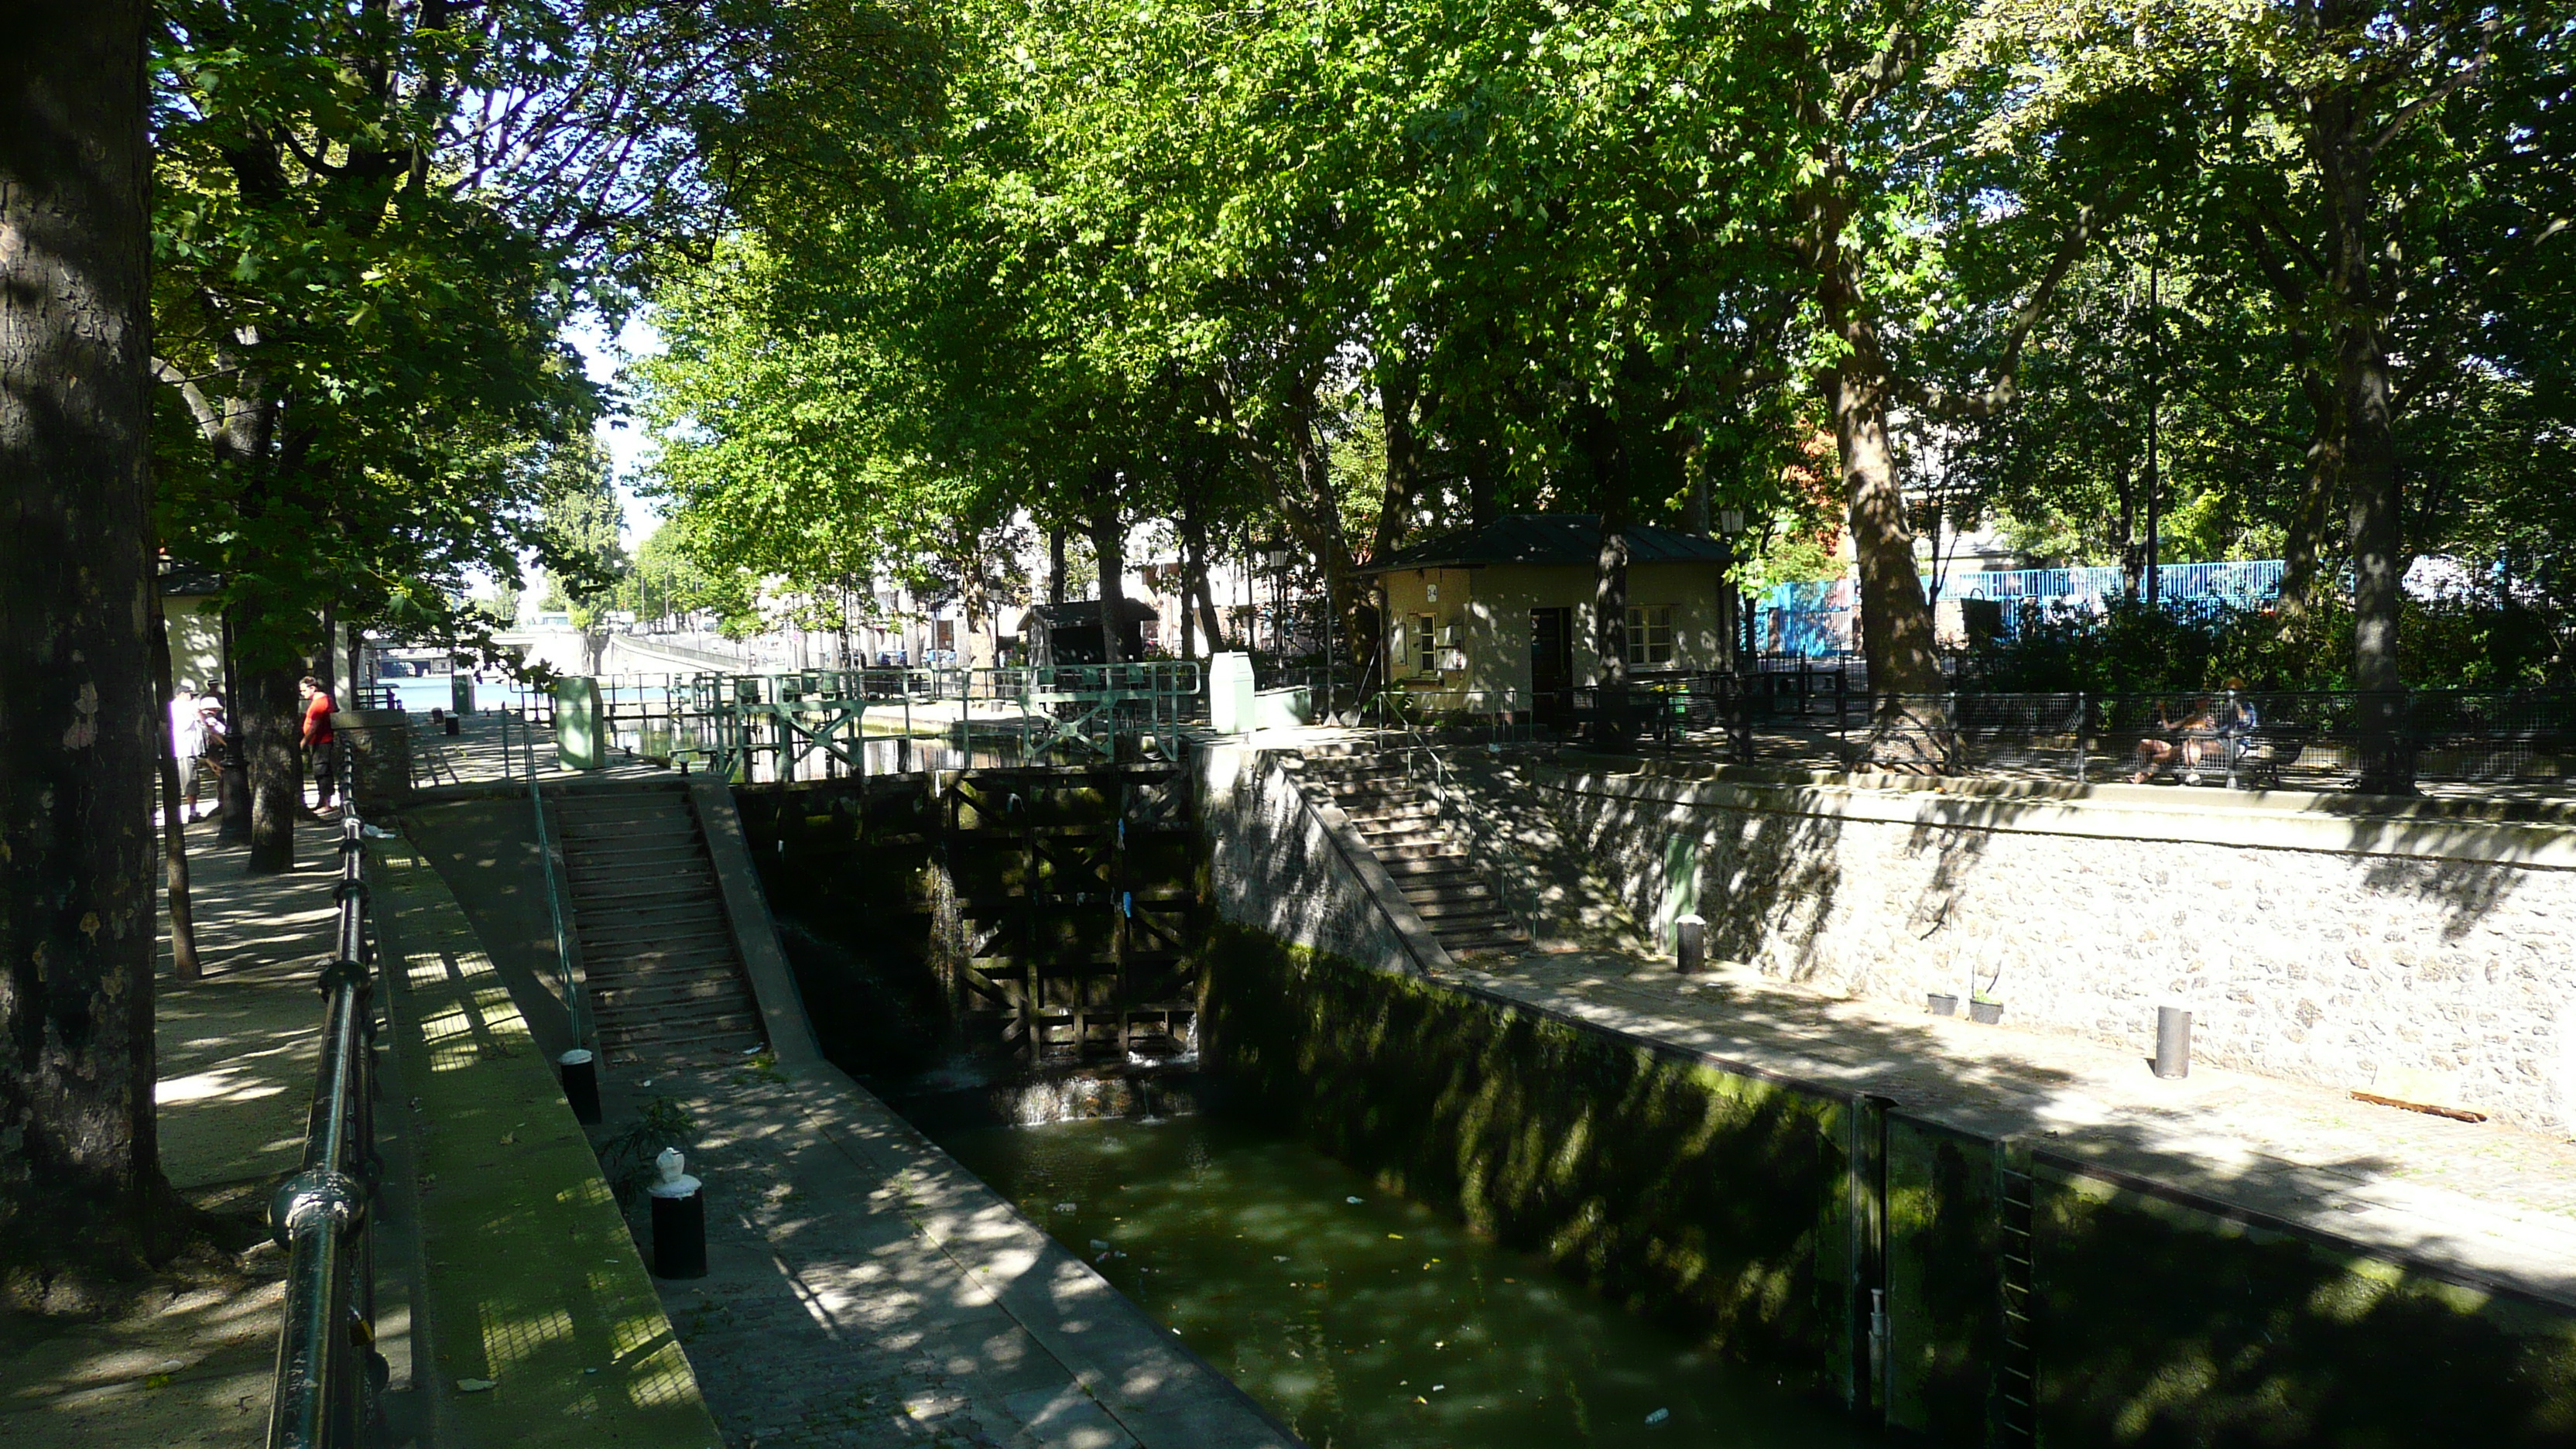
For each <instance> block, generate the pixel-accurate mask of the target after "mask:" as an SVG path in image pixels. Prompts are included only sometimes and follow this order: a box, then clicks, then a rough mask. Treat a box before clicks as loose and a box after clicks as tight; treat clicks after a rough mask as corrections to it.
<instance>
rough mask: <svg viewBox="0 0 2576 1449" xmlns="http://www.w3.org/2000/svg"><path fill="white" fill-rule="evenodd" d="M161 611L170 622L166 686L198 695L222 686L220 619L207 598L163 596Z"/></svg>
mask: <svg viewBox="0 0 2576 1449" xmlns="http://www.w3.org/2000/svg"><path fill="white" fill-rule="evenodd" d="M161 608H162V610H163V614H164V617H166V618H167V619H168V620H169V622H170V683H171V686H172V687H173V688H178V687H182V686H184V687H187V688H192V689H195V690H197V691H199V692H200V693H203V692H208V691H220V690H222V689H223V687H224V616H223V613H222V611H221V610H218V609H217V608H216V607H215V601H214V600H213V599H211V598H208V597H204V596H202V595H196V594H166V595H163V596H162V599H161Z"/></svg>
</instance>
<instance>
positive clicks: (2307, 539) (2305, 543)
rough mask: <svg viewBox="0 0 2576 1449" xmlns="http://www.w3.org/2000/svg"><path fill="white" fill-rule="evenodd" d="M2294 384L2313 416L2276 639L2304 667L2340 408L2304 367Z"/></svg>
mask: <svg viewBox="0 0 2576 1449" xmlns="http://www.w3.org/2000/svg"><path fill="white" fill-rule="evenodd" d="M2300 385H2301V386H2302V387H2303V388H2304V389H2305V390H2306V392H2307V396H2308V410H2309V412H2310V414H2311V415H2312V417H2313V418H2314V423H2313V429H2312V435H2311V437H2310V438H2309V441H2308V453H2307V459H2306V462H2307V470H2306V473H2305V475H2304V476H2303V477H2302V478H2301V479H2300V480H2299V494H2298V497H2297V498H2296V500H2294V501H2293V502H2292V504H2291V507H2290V517H2289V524H2288V527H2287V528H2286V529H2285V530H2284V533H2285V541H2284V545H2283V547H2282V550H2281V637H2282V638H2283V639H2284V640H2287V641H2289V642H2290V643H2291V644H2292V645H2293V646H2294V649H2295V651H2296V652H2295V654H2294V657H2297V658H2299V659H2300V660H2301V661H2302V663H2303V664H2304V662H2305V660H2306V657H2307V656H2308V654H2309V653H2310V652H2311V651H2313V649H2314V648H2315V646H2316V644H2317V642H2318V636H2317V627H2318V619H2319V616H2320V615H2322V614H2323V613H2324V612H2325V603H2326V592H2327V583H2326V574H2325V542H2326V530H2327V529H2328V528H2329V527H2330V526H2332V522H2333V517H2334V496H2335V488H2336V486H2337V484H2338V483H2339V482H2340V481H2341V479H2342V476H2343V424H2342V417H2343V407H2342V405H2341V404H2340V403H2338V402H2337V401H2336V400H2335V388H2334V384H2333V383H2332V381H2331V380H2329V379H2328V378H2326V377H2325V376H2323V375H2322V374H2321V373H2319V372H2318V370H2317V369H2316V368H2315V367H2314V366H2313V365H2309V364H2302V366H2301V368H2300Z"/></svg>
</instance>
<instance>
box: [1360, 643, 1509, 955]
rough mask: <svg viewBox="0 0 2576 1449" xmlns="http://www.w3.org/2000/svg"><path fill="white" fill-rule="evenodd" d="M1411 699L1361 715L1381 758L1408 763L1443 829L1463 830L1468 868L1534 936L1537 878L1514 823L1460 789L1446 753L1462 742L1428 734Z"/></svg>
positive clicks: (1412, 780) (1408, 773)
mask: <svg viewBox="0 0 2576 1449" xmlns="http://www.w3.org/2000/svg"><path fill="white" fill-rule="evenodd" d="M1407 694H1408V691H1405V690H1401V689H1391V690H1385V691H1382V692H1380V693H1379V694H1378V695H1377V696H1376V697H1375V698H1374V699H1372V700H1370V701H1369V703H1368V705H1367V706H1365V707H1364V708H1363V709H1362V711H1361V717H1362V723H1363V724H1364V726H1365V727H1367V728H1368V729H1369V730H1371V731H1372V732H1373V733H1374V735H1375V736H1376V740H1375V745H1374V748H1375V749H1376V751H1377V753H1378V754H1379V755H1381V756H1384V755H1393V756H1396V757H1397V758H1399V759H1401V760H1402V761H1403V762H1404V782H1405V783H1406V784H1407V785H1416V784H1418V785H1421V786H1423V787H1424V788H1426V789H1428V790H1429V791H1430V792H1431V798H1432V800H1433V802H1434V804H1435V807H1436V808H1437V809H1438V811H1439V815H1440V819H1441V822H1442V823H1443V825H1447V824H1449V823H1451V822H1455V823H1456V824H1457V825H1459V826H1460V827H1462V828H1461V829H1459V830H1458V831H1457V839H1458V844H1459V845H1460V846H1462V847H1463V848H1464V849H1465V850H1466V852H1467V861H1468V864H1469V865H1470V866H1471V867H1472V868H1473V869H1474V870H1475V872H1476V874H1477V876H1478V877H1479V878H1481V879H1482V880H1483V881H1484V882H1485V885H1486V888H1487V889H1489V890H1491V891H1492V892H1493V893H1494V899H1495V900H1497V901H1499V902H1501V903H1502V907H1503V909H1504V910H1505V911H1506V912H1508V913H1509V914H1510V915H1511V918H1512V920H1513V921H1514V922H1515V923H1517V924H1518V925H1519V926H1520V928H1521V929H1522V930H1524V931H1527V932H1530V933H1531V934H1533V935H1535V934H1536V933H1537V931H1538V928H1539V913H1540V902H1539V897H1538V887H1537V885H1536V880H1537V872H1536V870H1535V869H1534V868H1533V867H1532V866H1531V865H1530V862H1529V858H1528V857H1527V856H1525V855H1523V854H1522V853H1521V852H1520V851H1519V850H1518V849H1516V848H1514V847H1513V845H1512V844H1511V828H1512V826H1511V822H1510V821H1508V820H1505V819H1503V818H1501V817H1499V816H1497V815H1496V814H1495V813H1494V812H1492V811H1490V810H1488V809H1486V808H1485V806H1484V805H1483V803H1482V802H1480V801H1479V800H1478V799H1477V798H1476V796H1475V794H1474V792H1472V791H1469V790H1464V789H1461V788H1460V787H1459V784H1458V780H1457V776H1456V773H1455V772H1454V771H1453V770H1452V769H1451V768H1450V764H1449V761H1448V759H1447V757H1446V756H1445V755H1444V754H1443V753H1442V751H1443V749H1444V748H1454V747H1456V746H1457V745H1458V744H1460V743H1463V741H1461V740H1459V739H1457V738H1455V737H1451V738H1447V739H1440V738H1435V737H1434V736H1433V735H1432V734H1431V733H1429V732H1428V731H1427V730H1426V729H1425V728H1424V726H1423V721H1422V720H1421V719H1420V718H1419V717H1418V714H1417V713H1416V712H1415V711H1414V709H1413V708H1412V703H1411V701H1410V700H1409V699H1408V698H1407V697H1406V696H1407ZM1475 718H1480V719H1489V720H1493V721H1496V722H1497V723H1498V724H1499V722H1500V720H1501V719H1502V715H1501V714H1500V713H1499V712H1492V713H1485V714H1481V715H1478V716H1475ZM1498 739H1499V736H1491V735H1489V736H1488V737H1487V739H1486V741H1485V742H1486V743H1489V744H1490V743H1495V742H1497V741H1498Z"/></svg>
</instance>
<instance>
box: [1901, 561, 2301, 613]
mask: <svg viewBox="0 0 2576 1449" xmlns="http://www.w3.org/2000/svg"><path fill="white" fill-rule="evenodd" d="M2127 589H2128V577H2127V575H2125V574H2124V573H2122V572H2121V570H2120V569H2118V568H2116V567H2111V566H2103V567H2096V568H2068V569H1997V570H1993V571H1991V572H1980V573H1968V574H1954V575H1952V576H1951V577H1949V578H1947V579H1945V580H1943V581H1942V586H1941V593H1942V595H1943V596H1945V597H1948V598H1954V599H2008V600H2014V601H2021V602H2029V603H2035V604H2047V603H2077V602H2082V603H2088V604H2098V603H2101V602H2103V601H2104V600H2108V599H2116V598H2119V597H2120V596H2121V595H2122V594H2123V593H2125V592H2126V591H2127ZM2280 592H2281V560H2279V559H2276V558H2267V559H2245V560H2237V561H2230V562H2224V563H2180V564H2163V565H2160V566H2158V567H2157V569H2156V596H2157V598H2158V599H2159V600H2160V601H2161V602H2164V603H2169V604H2180V603H2202V602H2223V603H2228V604H2233V605H2235V606H2237V607H2238V608H2254V607H2256V606H2258V605H2260V604H2263V603H2265V602H2267V601H2269V600H2270V599H2272V598H2273V597H2275V596H2277V595H2278V594H2279V593H2280Z"/></svg>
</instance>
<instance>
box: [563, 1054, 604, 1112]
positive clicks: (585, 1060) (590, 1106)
mask: <svg viewBox="0 0 2576 1449" xmlns="http://www.w3.org/2000/svg"><path fill="white" fill-rule="evenodd" d="M555 1065H556V1066H557V1067H558V1068H560V1069H561V1070H562V1072H563V1089H564V1100H565V1101H566V1102H569V1103H571V1104H572V1115H573V1119H574V1120H575V1121H577V1122H580V1123H581V1124H582V1125H583V1126H585V1127H588V1126H596V1125H598V1122H599V1062H598V1060H597V1059H596V1058H594V1057H593V1056H592V1055H591V1054H590V1053H588V1052H586V1051H583V1050H582V1049H581V1048H579V1047H574V1048H573V1049H572V1050H571V1051H568V1052H565V1053H564V1054H563V1055H562V1056H559V1057H557V1058H555Z"/></svg>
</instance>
